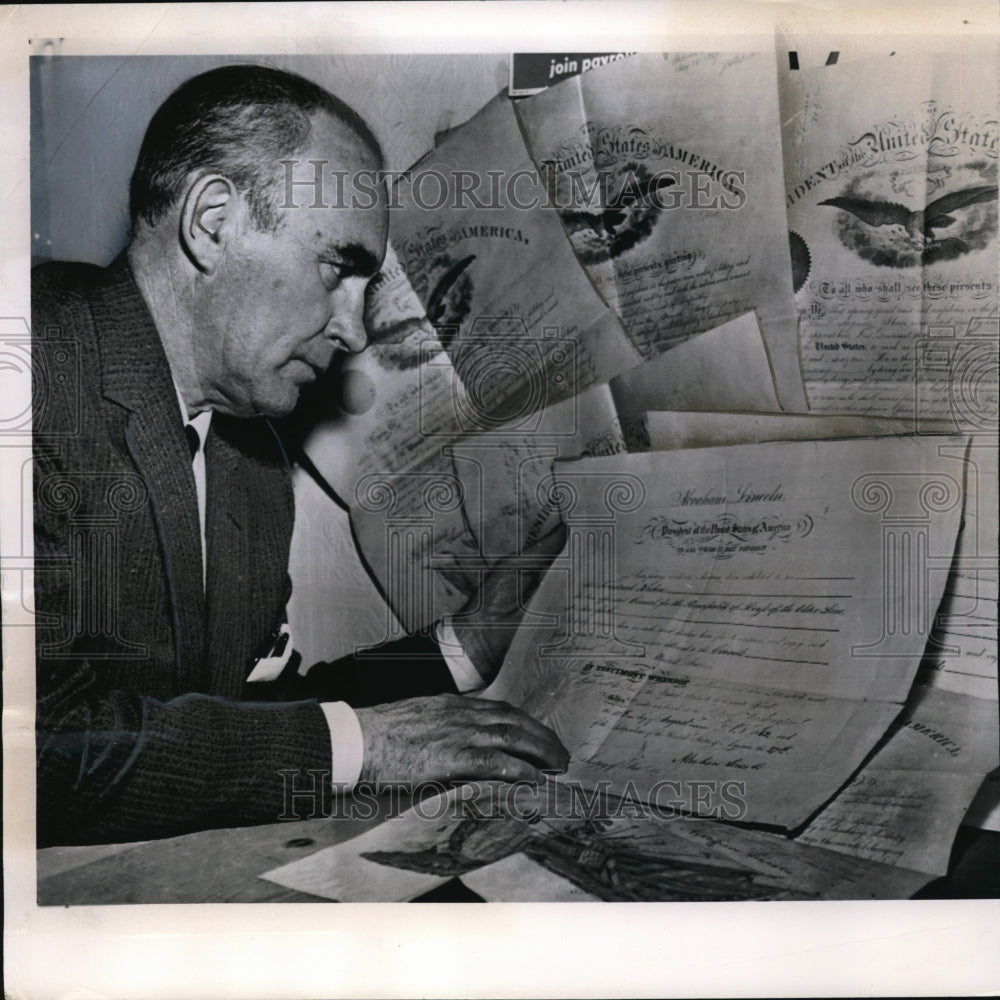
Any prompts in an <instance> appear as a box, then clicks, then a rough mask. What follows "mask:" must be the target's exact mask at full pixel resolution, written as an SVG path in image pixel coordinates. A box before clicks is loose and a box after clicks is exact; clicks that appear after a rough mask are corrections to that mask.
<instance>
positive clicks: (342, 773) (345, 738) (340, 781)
mask: <svg viewBox="0 0 1000 1000" xmlns="http://www.w3.org/2000/svg"><path fill="white" fill-rule="evenodd" d="M319 707H320V708H321V709H323V714H324V715H325V716H326V724H327V725H328V726H329V727H330V746H331V748H332V750H333V753H332V756H333V764H332V767H331V768H330V781H331V783H332V784H333V790H334V791H335V792H349V791H350V790H351V789H352V788H353V787H354V786H355V785H356V784H357V783H358V779H359V778H360V777H361V766H362V765H363V764H364V760H365V739H364V736H363V735H362V733H361V723H360V722H359V721H358V716H357V713H356V712H355V711H354V709H353V708H351V706H350V705H348V704H347V702H346V701H325V702H321V703H320V706H319Z"/></svg>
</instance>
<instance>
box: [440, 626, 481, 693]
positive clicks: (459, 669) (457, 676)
mask: <svg viewBox="0 0 1000 1000" xmlns="http://www.w3.org/2000/svg"><path fill="white" fill-rule="evenodd" d="M434 638H435V639H437V644H438V646H439V647H440V649H441V656H442V657H443V658H444V662H445V664H446V665H447V667H448V670H449V671H450V672H451V678H452V680H453V681H454V682H455V687H456V688H458V690H459V692H460V693H461V694H467V693H468V692H469V691H478V690H480V688H483V687H485V686H486V685H485V683H484V682H483V675H482V674H481V673H480V672H479V671H478V670H476V668H475V666H473V663H472V660H470V659H469V658H468V656H466V655H465V650H464V649H462V644H461V643H460V642H459V641H458V636H457V635H456V634H455V630H454V628H452V625H451V619H450V618H442V619H441V621H439V622H438V623H437V624H436V625H435V626H434Z"/></svg>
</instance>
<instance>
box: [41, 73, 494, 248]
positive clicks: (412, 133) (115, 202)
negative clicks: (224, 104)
mask: <svg viewBox="0 0 1000 1000" xmlns="http://www.w3.org/2000/svg"><path fill="white" fill-rule="evenodd" d="M246 61H248V60H247V59H246V58H244V57H240V56H186V57H175V56H169V57H164V56H143V57H134V58H122V57H119V56H69V57H60V56H58V55H55V56H52V57H49V58H46V57H38V58H35V59H33V60H32V65H31V105H32V108H31V133H32V135H31V139H32V141H31V226H32V244H31V246H32V249H31V252H32V256H33V257H35V258H57V259H61V260H86V261H90V262H92V263H95V264H107V263H109V262H110V261H111V260H112V259H113V258H114V256H115V255H116V254H117V253H118V251H119V250H121V248H122V247H123V246H124V245H125V242H126V240H127V238H128V182H129V177H130V176H131V173H132V167H133V166H134V164H135V158H136V154H137V153H138V151H139V145H140V143H141V142H142V135H143V132H144V131H145V128H146V124H147V123H148V121H149V119H150V117H151V116H152V114H153V112H154V111H155V110H156V108H157V107H158V106H159V105H160V103H161V102H162V101H163V99H164V98H165V97H167V95H168V94H169V93H170V92H171V91H172V90H173V89H174V88H175V87H177V86H178V84H180V83H181V82H183V81H184V80H186V79H187V78H188V77H191V76H194V75H195V74H196V73H201V72H204V71H205V70H207V69H211V68H212V67H213V66H220V65H222V64H224V63H234V62H246ZM252 61H254V62H266V63H268V64H269V65H273V66H278V67H280V68H283V69H289V70H292V71H294V72H296V73H301V74H302V75H303V76H306V77H309V78H310V79H312V80H315V81H316V82H317V83H320V84H322V85H323V86H325V87H326V88H327V89H328V90H330V91H332V92H333V93H335V94H336V95H337V96H338V97H341V98H343V99H344V100H345V101H347V103H348V104H350V105H352V106H353V107H354V108H356V109H357V110H358V111H359V112H360V113H361V114H362V115H363V116H364V117H365V119H366V120H367V121H368V122H369V123H370V125H371V126H372V128H373V130H374V131H375V133H376V135H377V136H378V138H379V141H380V142H381V143H382V145H383V147H384V150H385V154H386V162H387V166H388V167H389V168H390V169H393V170H403V169H405V168H406V167H409V166H410V165H411V164H412V163H413V162H414V161H415V160H416V159H417V158H418V157H420V156H422V155H423V154H424V153H425V152H427V150H429V149H431V148H432V146H433V141H434V135H435V134H436V133H438V132H443V131H445V130H447V129H449V128H453V127H455V126H456V125H459V124H461V123H462V122H463V121H465V120H466V119H468V118H470V117H471V116H472V115H473V114H475V113H476V111H478V110H479V109H480V108H481V107H482V106H483V105H484V104H485V103H486V102H487V101H488V100H489V99H490V98H491V97H493V96H494V95H495V94H496V93H498V92H499V91H500V90H502V89H503V88H504V87H505V86H506V84H507V72H508V69H507V57H506V56H505V55H502V54H493V55H481V56H480V55H470V56H465V55H449V56H447V57H444V58H442V57H440V56H431V55H363V56H362V55H308V56H305V55H282V56H273V57H268V58H264V59H261V58H257V57H254V58H253V60H252Z"/></svg>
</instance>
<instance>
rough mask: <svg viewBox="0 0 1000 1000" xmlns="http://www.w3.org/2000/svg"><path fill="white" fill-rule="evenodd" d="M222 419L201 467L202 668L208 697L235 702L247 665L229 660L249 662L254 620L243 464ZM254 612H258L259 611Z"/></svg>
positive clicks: (216, 422)
mask: <svg viewBox="0 0 1000 1000" xmlns="http://www.w3.org/2000/svg"><path fill="white" fill-rule="evenodd" d="M224 420H225V418H220V417H218V416H216V417H215V418H214V419H213V421H212V428H211V430H210V432H209V435H208V441H207V444H206V449H205V467H206V470H207V478H208V493H207V511H206V517H205V538H206V545H207V547H208V571H207V576H206V588H205V589H206V593H207V594H208V595H209V596H208V602H207V618H208V627H207V629H206V633H205V656H204V659H205V663H206V664H207V669H208V670H209V680H210V684H211V690H212V692H213V694H217V695H219V696H221V697H224V698H237V697H239V695H240V691H241V689H242V685H243V679H244V677H245V676H246V673H247V671H248V670H249V663H248V662H246V663H240V664H236V665H234V663H233V658H234V657H238V658H241V659H244V660H248V659H249V657H250V656H251V648H250V647H251V646H252V643H253V637H252V636H251V635H250V634H249V632H248V630H249V628H250V627H251V624H252V622H253V615H252V614H248V613H247V609H253V598H252V593H251V588H252V581H251V576H250V574H251V572H252V569H253V567H251V566H250V565H248V548H249V546H248V543H247V539H245V538H244V537H243V532H244V526H245V525H246V524H247V521H248V517H247V496H246V489H247V477H248V473H247V470H246V469H245V468H244V462H245V459H244V458H243V456H242V455H241V454H240V452H239V451H238V450H237V449H236V448H235V447H234V446H233V445H232V444H231V443H230V442H229V441H228V440H226V437H225V435H224V434H223V433H220V429H221V427H222V425H223V423H224ZM258 610H259V609H258Z"/></svg>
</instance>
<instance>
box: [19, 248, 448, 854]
mask: <svg viewBox="0 0 1000 1000" xmlns="http://www.w3.org/2000/svg"><path fill="white" fill-rule="evenodd" d="M32 316H33V321H32V326H33V337H34V340H33V366H32V367H33V400H34V408H33V409H34V518H35V564H36V576H35V611H36V686H37V713H36V716H37V723H36V751H37V753H36V756H37V769H38V782H37V815H38V842H39V845H40V846H44V845H46V844H55V843H64V844H65V843H88V842H102V841H121V840H133V839H142V838H149V837H158V836H169V835H174V834H177V833H183V832H187V831H191V830H196V829H203V828H207V827H213V826H236V825H243V824H250V823H265V822H275V821H276V820H277V819H278V818H279V816H280V815H281V814H282V811H283V809H284V806H285V791H286V783H287V781H288V780H289V779H288V775H287V773H286V774H283V773H282V772H288V771H289V770H296V771H302V772H303V775H302V777H301V778H299V779H297V780H296V785H297V786H299V787H301V786H302V785H306V786H308V785H309V782H310V780H311V779H310V777H309V776H308V775H306V774H305V773H304V772H305V771H307V770H313V771H320V772H328V771H329V768H330V759H331V758H330V753H331V747H330V735H329V730H328V728H327V723H326V719H325V716H324V715H323V713H322V711H321V709H320V708H319V704H318V701H317V699H320V700H334V699H339V698H345V699H346V700H349V701H350V702H352V703H353V704H356V705H362V704H372V703H375V702H378V701H386V700H391V699H392V698H394V697H403V696H412V695H417V694H429V693H434V692H438V691H443V690H454V686H453V683H452V682H451V679H450V676H449V675H448V672H447V670H446V668H445V666H444V664H443V661H441V659H440V657H438V656H437V655H436V647H435V646H433V644H432V643H431V642H430V641H429V640H428V639H426V638H421V637H417V638H415V639H413V640H410V641H409V642H406V641H404V644H403V645H401V646H399V645H397V646H394V647H386V648H384V649H383V650H379V651H376V652H375V653H374V654H372V655H370V656H368V657H366V658H364V659H348V660H344V661H338V662H337V663H336V664H329V665H321V666H317V667H314V668H313V669H312V670H311V671H310V673H309V675H308V677H306V678H302V677H301V676H299V675H298V673H297V671H295V670H294V669H288V670H286V671H285V672H284V674H283V675H282V677H281V678H279V679H278V681H276V682H271V683H252V684H250V683H247V681H246V678H247V675H248V673H249V672H250V670H251V669H252V667H253V664H254V663H255V661H256V659H257V658H258V657H260V656H261V655H263V654H264V653H265V651H266V650H267V649H268V647H269V645H270V642H271V637H272V634H273V630H274V629H275V628H276V627H277V626H278V625H279V624H280V623H281V622H283V621H284V615H285V604H286V602H287V600H288V597H289V594H290V590H291V586H290V582H289V578H288V573H287V565H288V549H289V542H290V538H291V531H292V524H293V518H294V505H293V498H292V490H291V481H290V476H289V468H288V462H287V459H286V457H285V453H284V450H283V448H282V446H281V443H280V441H279V439H278V437H277V434H276V432H275V430H274V428H273V426H272V425H271V424H270V423H269V422H268V421H267V420H264V419H255V420H238V419H235V418H230V417H226V416H224V415H222V414H215V416H214V417H213V420H212V424H211V429H210V432H209V435H208V438H207V440H206V443H205V454H206V468H207V510H206V550H207V573H206V578H205V582H204V585H203V580H202V557H201V547H200V529H199V522H198V510H197V495H196V491H195V484H194V477H193V473H192V470H191V461H190V453H189V450H188V445H187V441H186V439H185V437H184V428H183V421H182V419H181V416H180V412H179V408H178V404H177V394H176V391H175V389H174V385H173V382H172V380H171V377H170V369H169V366H168V364H167V359H166V355H165V353H164V350H163V347H162V344H161V341H160V338H159V335H158V333H157V331H156V328H155V326H154V324H153V321H152V317H151V316H150V314H149V311H148V309H147V307H146V304H145V302H144V300H143V299H142V296H141V294H140V292H139V289H138V287H137V285H136V283H135V280H134V278H133V276H132V274H131V271H130V269H129V267H128V264H127V261H126V260H125V258H124V255H123V256H122V257H120V258H119V259H118V260H117V261H116V262H115V263H114V264H112V265H111V267H110V268H108V269H101V268H97V267H94V266H92V265H87V264H62V263H50V264H45V265H42V266H41V267H39V268H36V270H35V272H34V274H33V287H32ZM383 654H384V655H383ZM410 656H412V657H413V659H408V658H407V657H410Z"/></svg>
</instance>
